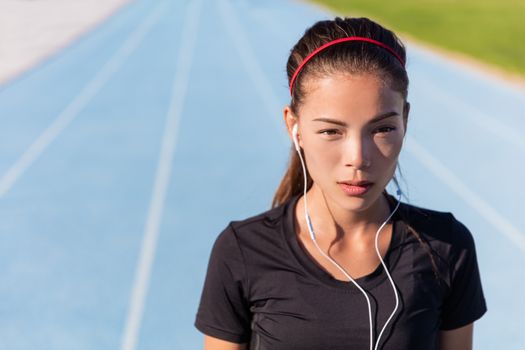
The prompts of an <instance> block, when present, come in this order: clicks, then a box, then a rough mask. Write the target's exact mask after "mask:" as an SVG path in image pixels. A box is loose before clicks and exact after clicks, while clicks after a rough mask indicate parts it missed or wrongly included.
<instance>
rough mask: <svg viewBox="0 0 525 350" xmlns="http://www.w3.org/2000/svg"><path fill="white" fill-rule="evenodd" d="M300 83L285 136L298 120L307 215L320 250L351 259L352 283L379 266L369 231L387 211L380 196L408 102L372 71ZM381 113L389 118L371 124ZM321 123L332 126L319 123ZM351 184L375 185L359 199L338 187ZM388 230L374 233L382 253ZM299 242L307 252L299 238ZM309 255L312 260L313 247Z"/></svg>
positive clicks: (338, 274)
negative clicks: (299, 99) (301, 94)
mask: <svg viewBox="0 0 525 350" xmlns="http://www.w3.org/2000/svg"><path fill="white" fill-rule="evenodd" d="M306 84H307V85H306V88H307V93H306V96H305V98H304V100H303V103H302V104H301V105H300V106H299V109H298V111H297V115H294V114H293V113H292V111H291V109H290V108H289V106H286V107H285V109H284V119H285V123H286V126H287V128H288V130H289V132H290V135H291V128H292V127H293V125H294V124H295V123H296V122H297V123H298V126H299V132H298V139H299V145H300V146H301V147H302V149H303V150H304V158H305V162H306V166H307V168H308V171H309V173H310V175H311V177H312V179H313V185H312V188H311V189H310V190H309V191H308V193H307V199H308V210H309V213H310V217H311V219H312V222H313V225H314V228H315V230H316V232H317V233H318V237H319V240H318V242H319V243H320V246H321V247H323V246H324V247H325V251H328V248H330V255H332V257H334V258H335V259H336V261H337V256H341V257H343V256H344V261H348V260H352V261H353V264H352V266H348V268H349V270H350V272H349V273H350V275H351V276H353V277H355V278H358V277H360V276H361V275H365V274H368V273H371V272H373V270H374V269H375V268H376V267H377V266H378V264H379V263H380V262H379V258H378V257H377V254H376V252H375V248H374V246H375V243H374V241H375V233H376V232H377V230H378V229H379V227H380V226H381V224H382V223H383V222H384V221H385V220H386V219H387V217H388V216H389V214H390V211H389V208H388V204H387V202H386V200H385V198H384V196H383V195H382V192H383V190H384V189H385V187H386V185H387V184H388V182H389V181H390V180H391V179H392V176H393V175H394V172H395V168H396V165H397V160H398V157H399V154H400V152H401V149H402V145H403V139H404V136H405V133H406V127H407V120H408V113H409V109H410V105H409V104H408V103H406V101H405V99H404V98H403V96H402V94H401V93H400V92H398V91H395V90H393V89H391V88H390V86H388V84H385V83H384V82H383V81H382V80H381V79H379V78H378V77H377V76H376V75H373V74H361V75H349V74H338V75H330V76H326V77H323V78H316V79H311V80H310V81H308V80H307V81H306ZM381 115H390V116H389V117H387V118H384V119H382V120H380V121H375V122H373V121H372V120H373V119H375V118H377V117H378V116H381ZM323 118H326V119H331V120H333V122H330V121H326V120H323V121H321V120H319V119H323ZM343 124H345V125H343ZM352 180H355V181H359V180H367V181H371V182H374V186H372V187H371V188H370V190H369V191H368V192H367V193H366V194H365V195H364V196H362V197H355V196H348V195H347V194H345V193H344V192H343V191H342V189H341V187H340V185H339V184H338V183H337V182H340V181H352ZM303 206H304V200H303V199H302V198H301V199H300V200H299V202H298V204H297V207H296V211H297V216H296V217H297V221H298V224H299V226H300V231H301V232H300V233H299V235H300V238H305V237H307V235H304V237H302V236H303V234H302V233H306V232H307V231H306V230H305V228H306V221H305V220H304V215H302V213H303V212H304V209H303ZM390 226H391V225H386V226H385V227H384V228H383V229H382V231H381V236H380V241H379V246H380V252H382V253H383V254H382V255H383V256H384V253H385V252H386V250H387V248H388V245H389V242H390V237H391V227H390ZM302 241H303V242H304V244H305V245H306V247H307V248H309V247H310V243H309V242H308V241H307V240H306V239H302ZM308 250H309V251H310V252H311V254H312V255H314V256H316V254H317V253H316V252H315V250H316V249H308ZM349 257H353V259H352V258H349ZM318 260H321V261H322V260H323V258H322V257H319V259H318ZM323 265H324V264H323ZM329 265H331V264H327V265H326V266H324V267H326V268H327V270H329V272H331V273H333V275H334V276H335V277H336V278H339V279H341V280H347V278H346V277H345V276H344V275H343V274H342V273H341V272H339V271H338V270H337V269H335V270H334V268H333V267H331V266H329ZM343 266H344V264H343ZM352 272H354V274H352ZM354 275H355V276H354Z"/></svg>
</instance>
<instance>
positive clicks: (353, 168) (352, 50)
mask: <svg viewBox="0 0 525 350" xmlns="http://www.w3.org/2000/svg"><path fill="white" fill-rule="evenodd" d="M405 60H406V52H405V48H404V46H403V44H402V43H401V42H400V40H399V39H398V38H397V37H396V35H395V34H394V33H392V32H391V31H389V30H387V29H385V28H384V27H382V26H380V25H379V24H377V23H375V22H373V21H371V20H369V19H367V18H344V19H342V18H335V19H334V20H330V21H320V22H317V23H315V24H314V25H313V26H312V27H311V28H309V29H308V30H307V31H306V32H305V34H304V35H303V37H302V38H301V39H300V40H299V42H298V43H297V44H296V45H295V46H294V48H293V49H292V51H291V54H290V57H289V59H288V64H287V73H288V81H289V84H290V93H291V102H290V105H289V106H286V107H285V108H284V121H285V124H286V127H287V129H288V132H289V134H290V138H291V140H292V142H293V148H292V155H291V160H290V164H289V168H288V170H287V172H286V174H285V176H284V178H283V180H282V182H281V184H280V186H279V188H278V189H277V192H276V194H275V197H274V200H273V205H272V209H271V210H268V211H266V212H264V213H261V214H259V215H257V216H254V217H251V218H248V219H246V220H242V221H232V222H231V223H230V224H229V225H228V227H227V228H226V229H225V230H224V231H223V232H222V233H221V234H220V235H219V237H218V238H217V240H216V242H215V244H214V246H213V249H212V253H211V257H210V261H209V264H208V271H207V275H206V281H205V284H204V290H203V292H202V296H201V302H200V306H199V310H198V313H197V318H196V321H195V326H196V327H197V328H198V329H199V330H200V331H202V332H203V333H204V334H205V341H204V347H205V349H206V350H210V349H214V350H234V349H270V350H280V349H283V350H291V349H320V350H324V349H370V350H372V349H425V350H428V349H444V350H452V349H454V350H456V349H461V350H467V349H472V336H473V322H474V321H475V320H477V319H479V318H480V317H481V316H482V315H483V314H484V313H485V312H486V310H487V307H486V303H485V298H484V295H483V291H482V286H481V281H480V276H479V271H478V265H477V258H476V250H475V244H474V240H473V237H472V235H471V233H470V232H469V230H468V229H467V228H466V227H465V226H464V225H463V224H462V223H461V222H460V221H458V220H457V219H456V218H455V217H454V216H453V214H451V213H449V212H439V211H434V210H430V209H425V208H421V207H416V206H413V205H410V204H407V203H402V202H401V201H400V198H401V191H400V190H399V186H398V191H397V195H398V198H395V197H394V196H392V195H390V194H389V193H388V192H387V191H386V190H385V188H386V186H387V184H388V183H389V182H390V180H391V179H392V178H393V180H394V182H395V184H396V185H398V182H397V179H396V178H395V176H394V172H395V169H396V166H397V161H398V156H399V153H400V151H401V147H402V144H403V140H404V136H405V134H406V129H407V121H408V114H409V109H410V104H409V103H408V102H407V94H408V76H407V72H406V69H405ZM304 175H306V176H304Z"/></svg>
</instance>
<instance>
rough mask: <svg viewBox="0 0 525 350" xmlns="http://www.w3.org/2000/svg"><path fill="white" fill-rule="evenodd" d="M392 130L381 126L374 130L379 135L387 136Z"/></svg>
mask: <svg viewBox="0 0 525 350" xmlns="http://www.w3.org/2000/svg"><path fill="white" fill-rule="evenodd" d="M394 130H396V128H395V127H392V126H383V127H380V128H377V129H376V131H378V133H379V134H388V133H389V132H392V131H394Z"/></svg>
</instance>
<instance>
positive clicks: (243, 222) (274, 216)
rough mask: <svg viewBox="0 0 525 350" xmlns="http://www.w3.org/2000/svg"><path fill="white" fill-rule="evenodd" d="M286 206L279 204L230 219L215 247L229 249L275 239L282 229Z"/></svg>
mask: <svg viewBox="0 0 525 350" xmlns="http://www.w3.org/2000/svg"><path fill="white" fill-rule="evenodd" d="M285 210H286V206H285V205H281V206H278V207H275V208H272V209H269V210H266V211H263V212H260V213H257V214H254V215H252V216H249V217H247V218H244V219H237V220H231V221H230V222H229V223H228V225H227V226H226V228H225V229H224V230H223V231H222V232H221V233H220V234H219V236H218V237H217V239H216V242H215V246H216V248H215V249H220V250H221V251H222V250H225V249H227V250H229V251H230V252H231V250H234V249H239V248H240V247H241V246H246V245H248V246H253V245H257V244H259V243H260V242H261V240H265V241H268V239H271V238H273V239H276V238H277V237H278V234H277V233H278V232H280V231H281V229H282V224H283V220H284V219H285ZM265 237H266V239H265Z"/></svg>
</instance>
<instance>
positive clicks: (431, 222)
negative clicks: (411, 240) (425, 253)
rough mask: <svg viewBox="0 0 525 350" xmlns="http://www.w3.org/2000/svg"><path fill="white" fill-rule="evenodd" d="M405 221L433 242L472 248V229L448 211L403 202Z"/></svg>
mask: <svg viewBox="0 0 525 350" xmlns="http://www.w3.org/2000/svg"><path fill="white" fill-rule="evenodd" d="M400 210H401V212H402V216H403V221H404V222H405V223H406V224H408V225H409V226H410V227H411V228H413V229H414V230H416V231H417V233H419V234H422V235H424V236H425V238H426V239H427V240H428V241H429V243H431V242H432V241H435V242H436V243H442V244H444V245H447V246H450V247H453V248H454V250H457V249H471V248H473V246H474V238H473V236H472V233H471V232H470V230H469V229H468V228H467V227H466V226H465V224H463V222H461V221H460V220H458V219H457V218H456V217H455V216H454V214H452V213H451V212H448V211H438V210H433V209H429V208H424V207H420V206H416V205H412V204H408V203H404V202H401V205H400Z"/></svg>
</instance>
